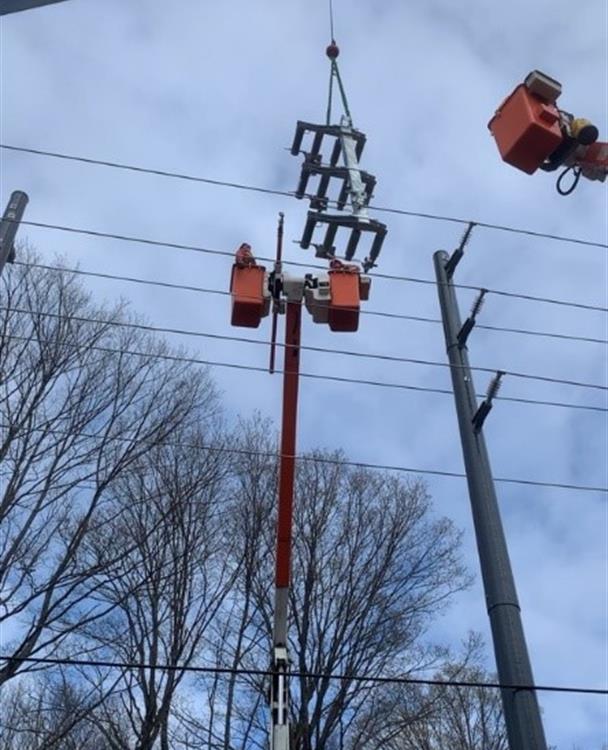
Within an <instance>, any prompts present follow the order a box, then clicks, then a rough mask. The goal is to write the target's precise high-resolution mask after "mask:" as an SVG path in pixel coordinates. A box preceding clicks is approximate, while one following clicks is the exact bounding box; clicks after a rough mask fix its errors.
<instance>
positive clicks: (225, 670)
mask: <svg viewBox="0 0 608 750" xmlns="http://www.w3.org/2000/svg"><path fill="white" fill-rule="evenodd" d="M0 659H2V660H3V661H6V662H8V663H10V662H11V661H13V662H20V663H32V664H48V665H52V666H69V667H104V668H107V669H136V670H141V669H158V670H161V671H163V672H193V673H198V674H232V675H255V676H259V677H270V676H272V675H273V674H274V673H273V672H272V670H270V669H252V668H245V667H211V666H208V667H202V666H193V665H179V664H148V663H142V662H125V661H105V660H102V659H65V658H63V659H58V658H52V657H42V656H8V655H6V654H0ZM286 674H287V675H288V676H289V677H304V678H310V679H316V680H317V679H318V680H327V679H329V680H340V681H342V682H344V681H348V682H376V683H378V684H380V685H428V686H438V687H459V688H481V689H491V690H535V691H542V692H552V693H582V694H586V695H608V689H605V688H582V687H567V686H564V685H519V684H506V683H500V682H480V681H477V680H431V679H424V678H419V677H385V676H382V675H359V674H344V673H338V672H301V671H296V670H289V671H288V672H287V673H286Z"/></svg>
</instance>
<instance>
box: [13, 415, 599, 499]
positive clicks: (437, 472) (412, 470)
mask: <svg viewBox="0 0 608 750" xmlns="http://www.w3.org/2000/svg"><path fill="white" fill-rule="evenodd" d="M2 427H3V429H5V430H7V429H10V428H9V427H7V425H3V426H2ZM28 429H29V430H31V431H36V432H48V433H49V434H52V435H59V436H63V437H70V436H71V433H67V432H65V431H62V430H55V429H52V428H46V427H32V428H28ZM79 436H80V437H84V438H90V439H95V438H97V437H98V435H93V434H89V433H86V432H80V433H79ZM14 437H19V433H18V432H15V433H14ZM108 440H109V441H113V440H116V441H118V442H131V441H130V440H129V438H123V437H118V436H116V437H113V436H112V437H110V438H108ZM163 445H167V446H173V447H177V448H193V449H196V450H206V451H209V452H211V453H230V454H234V455H238V456H257V457H260V458H271V459H278V458H280V457H281V456H284V457H286V458H293V459H295V460H296V461H299V462H304V463H306V462H308V463H320V464H329V465H334V466H349V467H351V468H355V469H369V470H371V471H392V472H397V473H403V474H417V475H421V476H424V475H428V476H437V477H445V478H449V479H466V476H467V475H466V474H464V473H463V472H458V471H449V470H447V469H421V468H417V467H412V466H400V465H396V464H380V463H374V462H370V461H355V460H349V459H346V458H339V459H338V458H327V457H325V456H319V455H316V454H313V455H307V454H305V453H298V454H294V455H291V454H286V453H280V452H279V451H272V452H270V451H260V450H253V449H251V448H234V447H232V448H227V447H226V446H224V445H222V446H217V445H213V444H208V443H183V442H180V443H173V442H171V441H168V442H163ZM494 481H495V482H498V483H500V484H515V485H521V486H526V487H542V488H545V489H559V490H572V491H576V492H595V493H603V494H608V487H599V486H591V485H585V484H568V483H565V482H549V481H542V480H536V479H518V478H514V477H494Z"/></svg>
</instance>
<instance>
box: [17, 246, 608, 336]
mask: <svg viewBox="0 0 608 750" xmlns="http://www.w3.org/2000/svg"><path fill="white" fill-rule="evenodd" d="M13 264H14V265H17V266H24V267H26V268H27V267H29V268H39V269H42V270H46V271H56V272H65V273H73V274H77V275H79V276H90V277H93V278H100V279H108V280H112V281H124V282H128V283H133V284H143V285H146V286H155V287H162V288H166V289H175V290H180V291H187V292H197V293H201V294H219V295H222V296H225V297H229V296H230V292H229V291H227V290H225V289H210V288H207V287H201V286H194V285H192V284H176V283H173V282H170V281H159V280H156V279H142V278H140V277H137V276H122V275H117V274H111V273H103V272H101V271H85V270H82V269H81V268H67V267H64V266H49V265H46V264H44V263H32V262H24V261H18V260H16V261H14V262H13ZM359 312H360V313H361V314H362V315H376V316H380V317H387V318H396V319H398V320H410V321H413V322H417V323H433V324H440V323H441V320H440V319H439V318H429V317H426V316H422V315H407V314H404V313H391V312H384V311H381V310H368V309H361V310H360V311H359ZM475 327H476V328H481V329H483V330H487V331H496V332H501V333H515V334H519V335H524V336H535V337H542V338H554V339H559V340H566V341H580V342H585V343H591V344H603V345H608V340H606V339H598V338H593V337H591V336H576V335H573V334H567V333H553V332H551V331H533V330H528V329H525V328H509V327H506V326H494V325H484V324H482V323H476V324H475Z"/></svg>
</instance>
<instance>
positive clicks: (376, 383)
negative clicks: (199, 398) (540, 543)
mask: <svg viewBox="0 0 608 750" xmlns="http://www.w3.org/2000/svg"><path fill="white" fill-rule="evenodd" d="M4 338H6V339H14V340H17V341H29V340H30V339H28V338H26V337H25V336H19V335H15V334H10V333H9V334H5V335H4ZM50 343H56V342H54V341H53V342H50ZM65 345H67V346H72V347H74V346H77V344H74V343H69V344H65ZM89 348H90V349H92V350H94V351H102V352H106V353H110V354H121V355H128V356H134V357H156V358H158V359H161V360H167V361H171V362H183V363H190V364H195V365H204V366H206V367H223V368H227V369H233V370H245V371H248V372H263V373H265V374H266V373H268V368H266V367H258V366H256V365H245V364H241V363H238V362H220V361H217V360H209V359H199V358H197V357H186V356H183V355H178V354H161V353H155V352H140V351H133V350H131V349H114V348H112V347H103V346H97V345H95V346H91V347H89ZM275 373H277V374H279V375H282V374H283V370H275ZM300 377H302V378H307V379H310V380H324V381H329V382H334V383H352V384H357V385H368V386H371V387H376V388H391V389H395V390H404V391H415V392H417V393H439V394H442V395H446V396H452V395H453V393H452V391H451V390H449V389H448V388H433V387H430V386H422V385H411V384H409V383H389V382H386V381H382V380H370V379H364V378H349V377H343V376H341V375H326V374H317V373H312V372H300ZM476 395H477V396H478V398H482V399H483V398H484V394H476ZM494 400H500V401H508V402H511V403H517V404H528V405H534V406H548V407H555V408H564V409H581V410H583V411H592V412H602V413H606V412H608V408H604V407H601V406H594V405H591V404H575V403H570V402H564V401H549V400H543V399H532V398H523V397H519V396H495V398H494Z"/></svg>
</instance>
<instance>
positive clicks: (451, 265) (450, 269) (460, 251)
mask: <svg viewBox="0 0 608 750" xmlns="http://www.w3.org/2000/svg"><path fill="white" fill-rule="evenodd" d="M474 226H475V222H474V221H470V222H469V225H468V227H467V228H466V229H465V231H464V234H463V235H462V239H461V240H460V244H459V245H458V247H457V248H456V250H454V252H453V253H452V255H451V256H450V257H449V258H448V260H447V262H446V264H445V272H446V274H447V276H448V279H451V278H452V276H453V275H454V271H455V270H456V266H457V265H458V264H459V263H460V260H461V258H462V256H463V255H464V249H465V247H466V246H467V242H468V241H469V239H470V237H471V232H472V231H473V227H474Z"/></svg>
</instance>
